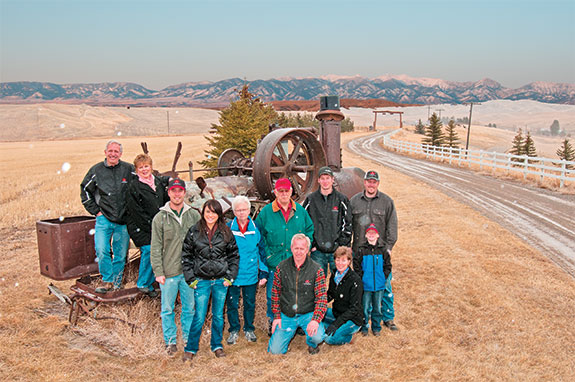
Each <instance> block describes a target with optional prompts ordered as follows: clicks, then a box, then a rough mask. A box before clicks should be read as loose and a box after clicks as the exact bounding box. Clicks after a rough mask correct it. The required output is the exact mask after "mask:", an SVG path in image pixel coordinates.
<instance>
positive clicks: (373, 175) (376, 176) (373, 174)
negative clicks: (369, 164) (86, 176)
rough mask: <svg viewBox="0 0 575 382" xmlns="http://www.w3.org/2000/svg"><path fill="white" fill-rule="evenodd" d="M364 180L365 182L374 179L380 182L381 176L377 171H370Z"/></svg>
mask: <svg viewBox="0 0 575 382" xmlns="http://www.w3.org/2000/svg"><path fill="white" fill-rule="evenodd" d="M363 179H364V180H369V179H374V180H377V181H379V174H378V173H377V171H373V170H369V171H368V172H366V173H365V176H364V177H363Z"/></svg>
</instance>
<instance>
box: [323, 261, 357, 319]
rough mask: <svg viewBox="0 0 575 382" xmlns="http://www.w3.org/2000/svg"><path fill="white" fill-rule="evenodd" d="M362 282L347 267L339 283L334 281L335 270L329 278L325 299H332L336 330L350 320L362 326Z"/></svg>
mask: <svg viewBox="0 0 575 382" xmlns="http://www.w3.org/2000/svg"><path fill="white" fill-rule="evenodd" d="M362 297H363V283H362V281H361V277H359V275H358V274H357V273H355V272H354V271H353V269H351V268H350V269H349V270H348V271H347V273H346V274H345V276H343V279H341V281H340V283H339V285H336V283H335V272H334V273H332V274H331V277H330V279H329V289H328V290H327V301H328V302H329V301H331V300H333V305H332V311H333V315H334V317H335V321H334V322H333V324H332V325H334V326H335V328H336V330H337V329H338V328H339V327H340V326H341V325H343V324H345V323H346V322H347V321H349V320H352V321H353V323H354V324H356V325H357V326H363V305H362Z"/></svg>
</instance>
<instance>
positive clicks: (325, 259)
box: [310, 251, 335, 280]
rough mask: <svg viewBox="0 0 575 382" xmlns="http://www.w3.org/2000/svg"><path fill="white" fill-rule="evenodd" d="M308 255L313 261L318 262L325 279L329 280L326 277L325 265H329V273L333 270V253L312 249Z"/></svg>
mask: <svg viewBox="0 0 575 382" xmlns="http://www.w3.org/2000/svg"><path fill="white" fill-rule="evenodd" d="M310 257H311V259H312V260H313V261H315V262H316V263H318V264H319V266H320V267H321V269H323V274H324V276H325V278H326V280H329V279H328V277H327V266H328V265H329V270H330V271H331V273H334V272H335V260H334V258H333V253H325V252H320V251H313V252H312V253H311V255H310Z"/></svg>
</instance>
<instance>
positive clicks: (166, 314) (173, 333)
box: [160, 274, 194, 345]
mask: <svg viewBox="0 0 575 382" xmlns="http://www.w3.org/2000/svg"><path fill="white" fill-rule="evenodd" d="M160 290H161V291H162V314H161V317H162V332H163V333H164V342H165V343H166V345H171V344H176V342H177V341H176V338H177V331H178V330H177V328H176V322H175V316H176V315H175V312H174V308H175V304H176V297H177V296H178V292H180V300H181V301H182V314H181V316H180V321H181V324H182V335H183V336H182V337H183V338H184V343H186V342H188V335H189V333H190V327H191V326H192V320H193V319H194V290H193V289H192V288H190V286H189V285H188V284H187V283H186V280H185V279H184V275H183V274H181V275H178V276H174V277H169V278H166V282H165V283H164V285H162V284H160Z"/></svg>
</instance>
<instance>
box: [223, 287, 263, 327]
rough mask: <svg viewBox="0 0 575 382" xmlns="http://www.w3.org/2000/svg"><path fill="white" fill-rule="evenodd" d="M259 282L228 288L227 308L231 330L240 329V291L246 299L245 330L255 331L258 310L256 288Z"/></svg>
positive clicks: (244, 299)
mask: <svg viewBox="0 0 575 382" xmlns="http://www.w3.org/2000/svg"><path fill="white" fill-rule="evenodd" d="M257 287H258V283H255V284H252V285H241V286H233V285H232V286H231V287H229V288H228V297H227V299H226V309H227V312H228V323H229V324H230V328H229V329H228V330H229V331H230V332H239V331H240V317H239V314H238V305H239V302H240V291H241V292H242V298H243V301H244V332H253V331H254V330H255V327H254V315H255V311H256V290H257Z"/></svg>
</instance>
